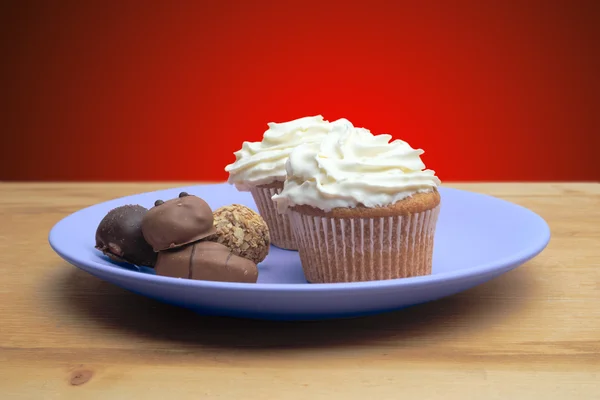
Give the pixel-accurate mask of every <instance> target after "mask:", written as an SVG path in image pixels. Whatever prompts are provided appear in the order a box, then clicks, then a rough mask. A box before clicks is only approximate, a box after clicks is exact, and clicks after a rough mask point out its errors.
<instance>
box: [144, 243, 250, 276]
mask: <svg viewBox="0 0 600 400" xmlns="http://www.w3.org/2000/svg"><path fill="white" fill-rule="evenodd" d="M155 270H156V274H157V275H161V276H169V277H172V278H185V279H197V280H205V281H220V282H243V283H256V280H257V279H258V269H257V268H256V264H254V263H253V262H252V261H250V260H248V259H247V258H243V257H239V256H236V255H235V254H233V252H232V251H231V249H229V248H227V247H226V246H223V245H222V244H219V243H215V242H207V241H203V242H196V243H192V244H190V245H188V246H185V247H183V248H179V249H175V250H166V251H161V252H160V253H158V260H157V262H156V268H155Z"/></svg>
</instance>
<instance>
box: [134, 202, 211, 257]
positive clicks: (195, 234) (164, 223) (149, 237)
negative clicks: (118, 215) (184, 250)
mask: <svg viewBox="0 0 600 400" xmlns="http://www.w3.org/2000/svg"><path fill="white" fill-rule="evenodd" d="M155 204H156V205H155V206H154V207H152V208H151V209H150V210H149V211H148V212H147V213H146V215H145V216H144V220H143V221H142V233H143V235H144V238H145V239H146V241H147V242H148V243H150V245H151V246H152V248H153V249H154V251H156V252H158V251H162V250H168V249H174V248H177V247H181V246H185V245H186V244H189V243H193V242H196V241H198V240H201V239H204V238H205V237H207V236H210V235H212V234H214V233H215V232H216V230H215V227H214V226H213V221H214V220H213V214H212V210H211V209H210V206H209V205H208V203H206V202H205V201H204V200H202V199H201V198H199V197H197V196H190V195H187V193H182V195H181V196H180V197H178V198H176V199H172V200H169V201H165V202H162V200H157V201H156V203H155Z"/></svg>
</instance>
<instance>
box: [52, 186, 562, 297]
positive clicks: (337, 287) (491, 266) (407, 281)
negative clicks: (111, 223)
mask: <svg viewBox="0 0 600 400" xmlns="http://www.w3.org/2000/svg"><path fill="white" fill-rule="evenodd" d="M224 185H228V183H226V182H225V183H209V184H195V185H186V186H174V187H172V188H167V189H159V190H153V191H149V192H142V193H136V194H132V195H127V196H121V197H118V198H114V199H111V200H106V201H103V202H100V203H96V204H93V205H90V206H87V207H84V208H82V209H80V210H77V211H75V212H73V213H71V214H69V215H67V216H65V217H63V218H61V219H60V220H59V221H58V222H57V223H55V224H54V225H53V227H52V228H51V229H50V232H49V234H48V242H49V245H50V247H51V248H52V250H53V251H54V252H55V253H56V254H58V255H59V256H60V257H61V258H62V259H64V260H65V261H67V262H68V263H70V264H72V265H73V266H75V267H77V268H79V269H83V270H85V271H86V272H88V273H90V274H92V273H91V272H90V271H88V269H92V270H94V269H97V270H100V271H101V272H103V273H105V274H109V275H116V276H118V277H119V278H123V279H133V280H140V281H145V282H144V283H146V284H154V285H165V284H167V285H174V286H181V285H183V286H188V287H192V288H197V289H218V290H235V291H239V290H246V291H257V292H315V291H316V292H321V291H327V292H336V291H347V290H353V289H356V290H375V289H377V290H379V289H386V288H398V287H414V286H420V285H422V284H436V283H440V282H449V281H454V280H459V279H462V278H466V277H477V276H481V275H486V274H488V273H490V272H492V271H505V270H506V268H502V266H519V265H521V264H523V263H525V262H527V261H529V260H531V259H533V258H534V257H536V256H537V255H539V254H540V253H541V252H542V251H543V250H544V249H545V248H546V247H547V246H548V244H549V242H550V239H551V231H550V227H549V225H548V223H547V222H546V221H545V220H544V219H543V218H542V217H541V216H540V215H539V214H537V213H535V212H533V211H532V210H530V209H528V208H526V207H523V206H521V205H519V204H516V203H512V202H509V201H507V200H504V199H501V198H498V197H495V196H491V195H488V194H483V193H478V192H473V191H468V190H462V189H456V188H448V187H444V186H441V187H440V188H439V190H440V192H441V194H442V195H443V192H444V191H457V192H462V193H468V194H469V195H474V196H482V197H487V198H491V199H493V200H494V201H498V202H502V203H505V204H506V205H508V206H511V207H516V208H520V209H522V211H525V212H526V213H529V214H530V216H532V217H534V219H535V220H537V223H538V224H539V226H540V228H541V230H543V235H541V234H540V236H539V238H537V239H536V240H535V242H533V243H532V244H531V245H530V246H528V248H527V249H526V250H522V251H520V252H518V253H513V254H511V255H509V256H506V257H503V258H500V259H497V260H495V261H493V262H487V263H483V264H480V265H478V266H475V267H470V268H464V269H460V270H457V271H448V272H441V273H437V274H431V275H425V276H415V277H408V278H396V279H386V280H377V281H364V282H340V283H316V284H315V283H308V282H306V283H241V282H220V281H202V280H193V279H178V278H172V277H167V276H159V275H152V274H145V273H140V272H137V271H133V270H129V269H126V268H122V267H119V266H117V265H115V266H112V265H104V264H102V263H100V262H97V261H95V260H92V259H90V260H83V261H82V260H79V259H77V258H74V257H71V256H69V255H68V254H66V253H65V252H63V251H62V250H61V249H60V246H57V245H56V239H54V237H56V235H58V233H59V232H60V231H61V229H64V225H65V224H67V223H69V222H70V221H71V220H73V219H75V218H77V216H78V214H82V213H85V212H86V211H89V210H90V209H91V208H94V207H97V206H100V205H108V204H110V203H119V202H121V201H122V200H123V199H127V198H130V197H134V196H140V195H148V194H152V193H158V192H165V191H172V190H176V189H183V188H187V189H188V190H189V189H191V188H198V187H210V186H224ZM532 249H533V250H532ZM81 265H84V266H85V268H84V267H82V266H81ZM92 275H93V274H92Z"/></svg>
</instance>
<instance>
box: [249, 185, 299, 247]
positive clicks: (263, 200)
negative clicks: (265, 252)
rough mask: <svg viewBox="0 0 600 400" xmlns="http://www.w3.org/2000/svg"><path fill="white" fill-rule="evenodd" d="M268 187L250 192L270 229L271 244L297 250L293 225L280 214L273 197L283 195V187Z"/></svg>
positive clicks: (258, 187)
mask: <svg viewBox="0 0 600 400" xmlns="http://www.w3.org/2000/svg"><path fill="white" fill-rule="evenodd" d="M266 186H268V187H261V186H257V187H254V188H252V189H251V190H250V193H251V194H252V197H253V198H254V202H255V203H256V206H257V208H258V213H259V214H260V215H261V217H263V219H264V220H265V222H266V223H267V226H268V227H269V236H270V238H271V243H272V244H273V245H275V246H277V247H280V248H282V249H286V250H297V249H298V247H297V245H296V240H295V237H294V232H293V231H292V224H291V222H290V220H289V218H288V216H287V215H286V214H279V213H278V212H277V208H276V205H275V202H273V200H272V197H273V196H274V195H275V194H279V193H281V191H282V190H283V182H281V185H272V184H271V185H266Z"/></svg>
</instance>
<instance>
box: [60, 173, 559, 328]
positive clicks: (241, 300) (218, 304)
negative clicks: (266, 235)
mask: <svg viewBox="0 0 600 400" xmlns="http://www.w3.org/2000/svg"><path fill="white" fill-rule="evenodd" d="M181 191H186V192H188V193H190V194H195V195H197V196H200V197H202V198H203V199H205V200H206V201H207V202H208V203H209V204H210V205H211V207H212V208H213V209H216V208H218V207H221V206H224V205H229V204H233V203H237V204H244V205H246V206H248V207H251V208H253V209H255V210H256V206H255V204H254V201H253V200H252V197H251V196H250V194H248V193H240V192H238V191H237V190H236V189H235V188H234V187H232V186H229V185H227V184H217V185H202V186H191V187H180V188H173V189H169V190H163V191H158V192H150V193H143V194H138V195H134V196H129V197H124V198H120V199H115V200H111V201H108V202H105V203H101V204H97V205H95V206H92V207H88V208H85V209H83V210H80V211H78V212H76V213H74V214H72V215H70V216H68V217H66V218H64V219H63V220H61V221H60V222H59V223H57V224H56V225H55V226H54V227H53V228H52V231H51V232H50V236H49V241H50V245H51V246H52V248H53V249H54V250H55V251H56V252H57V253H58V254H59V255H60V256H61V257H62V258H64V259H65V260H66V261H68V262H69V263H71V264H73V265H75V266H76V267H78V268H81V269H82V270H84V271H87V272H89V273H90V274H92V275H94V276H96V277H98V278H100V279H104V280H106V281H108V282H111V283H113V284H115V285H118V286H120V287H122V288H125V289H128V290H130V291H132V292H135V293H138V294H141V295H144V296H149V297H152V298H155V299H158V300H160V301H164V302H167V303H171V304H174V305H178V306H181V307H186V308H190V309H193V310H195V311H197V312H199V313H202V314H211V315H223V316H233V317H245V318H257V319H274V320H316V319H326V318H338V317H351V316H360V315H368V314H374V313H380V312H386V311H391V310H397V309H400V308H403V307H407V306H411V305H415V304H419V303H423V302H427V301H431V300H435V299H439V298H442V297H445V296H448V295H451V294H455V293H458V292H461V291H463V290H466V289H469V288H471V287H473V286H476V285H479V284H481V283H483V282H486V281H489V280H490V279H493V278H495V277H497V276H499V275H501V274H503V273H505V272H508V271H510V270H511V269H513V268H515V267H517V266H519V265H520V264H522V263H524V262H526V261H527V260H529V259H531V258H533V257H535V256H536V255H537V254H539V253H540V252H541V251H542V250H543V249H544V247H546V245H547V244H548V241H549V240H550V230H549V228H548V225H547V224H546V222H545V221H544V220H543V219H542V218H541V217H539V216H538V215H537V214H535V213H533V212H532V211H530V210H528V209H526V208H523V207H521V206H518V205H515V204H512V203H509V202H507V201H504V200H500V199H497V198H494V197H491V196H487V195H483V194H477V193H472V192H467V191H462V190H456V189H448V188H441V189H440V193H441V196H442V209H441V213H440V218H439V221H438V225H437V230H436V235H435V250H434V256H433V273H432V275H429V276H422V277H414V278H404V279H393V280H385V281H373V282H356V283H334V284H309V283H307V282H306V280H305V279H304V274H303V273H302V267H301V265H300V259H299V257H298V253H297V252H295V251H286V250H282V249H279V248H277V247H273V246H271V250H270V253H269V255H268V257H267V258H266V259H265V261H264V262H262V263H261V264H260V265H259V277H258V283H256V284H248V283H226V282H209V281H194V280H187V279H176V278H169V277H162V276H157V275H154V274H153V270H152V269H150V268H138V267H135V266H129V265H119V264H115V263H113V262H111V261H110V260H109V259H108V258H106V257H105V256H104V255H102V254H101V253H100V252H98V251H97V250H96V249H94V244H95V242H94V240H95V239H94V234H95V231H96V227H97V226H98V224H99V223H100V220H101V219H102V218H103V217H104V216H105V215H106V213H107V212H108V211H110V210H111V209H113V208H115V207H117V206H120V205H124V204H140V205H143V206H145V207H148V208H149V207H151V206H152V205H153V204H154V201H155V200H156V199H163V200H166V199H170V198H174V197H176V196H177V195H178V194H179V192H181Z"/></svg>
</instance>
